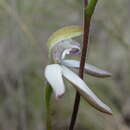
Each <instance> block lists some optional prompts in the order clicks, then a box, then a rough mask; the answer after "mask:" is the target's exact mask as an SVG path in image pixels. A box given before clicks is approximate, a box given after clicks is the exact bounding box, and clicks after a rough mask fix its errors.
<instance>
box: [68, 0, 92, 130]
mask: <svg viewBox="0 0 130 130" xmlns="http://www.w3.org/2000/svg"><path fill="white" fill-rule="evenodd" d="M87 4H88V0H84V35H83V48H82V55H81V60H80V69H79V76H80V78H81V79H83V72H84V65H85V60H86V54H87V48H88V35H89V27H90V20H88V19H87V17H86V15H85V8H86V7H87ZM79 103H80V94H79V93H78V92H76V96H75V103H74V107H73V113H72V117H71V123H70V127H69V130H73V129H74V125H75V122H76V117H77V114H78V109H79Z"/></svg>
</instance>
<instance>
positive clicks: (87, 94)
mask: <svg viewBox="0 0 130 130" xmlns="http://www.w3.org/2000/svg"><path fill="white" fill-rule="evenodd" d="M62 73H63V76H64V77H65V78H66V79H67V80H69V81H70V82H71V83H72V84H73V85H74V87H75V88H76V89H77V90H78V92H79V93H80V94H81V96H83V97H84V99H85V100H87V101H88V103H89V104H91V105H92V106H93V107H95V108H96V109H98V110H99V111H101V112H104V113H107V114H110V115H111V114H112V110H111V108H109V107H108V106H107V105H105V104H104V103H103V102H102V101H101V100H100V99H98V98H97V96H96V95H95V94H94V93H93V92H92V91H91V89H89V88H88V86H87V85H86V84H85V82H84V81H83V80H82V79H81V78H80V77H79V76H78V75H77V74H75V73H74V72H72V71H71V70H69V69H68V68H67V67H65V66H63V65H62Z"/></svg>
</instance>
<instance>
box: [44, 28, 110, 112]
mask: <svg viewBox="0 0 130 130" xmlns="http://www.w3.org/2000/svg"><path fill="white" fill-rule="evenodd" d="M82 34H83V28H82V27H81V26H68V27H64V28H62V29H59V30H58V31H56V32H55V33H53V34H52V36H51V37H50V38H49V40H48V43H47V44H48V49H49V59H50V63H51V64H49V65H47V66H46V67H45V72H44V75H45V78H46V80H47V82H48V83H49V85H50V86H49V87H51V88H52V90H53V92H54V94H55V97H56V99H59V98H60V97H62V96H63V95H64V93H65V84H64V81H63V78H65V79H67V80H68V81H69V82H70V83H71V84H73V85H72V86H73V87H74V88H75V89H76V90H77V91H78V92H79V93H80V95H81V96H82V97H83V98H84V99H85V100H86V101H87V102H88V103H89V104H90V105H92V106H93V107H94V108H96V109H97V110H99V111H101V112H103V113H107V114H112V111H111V108H109V107H108V106H107V105H105V104H104V103H103V102H102V101H101V100H100V99H99V98H98V97H97V96H96V95H95V94H94V92H93V91H92V90H91V89H90V88H89V87H88V85H87V84H86V83H85V82H84V81H83V80H82V79H81V78H80V77H79V76H78V75H77V74H76V73H75V72H73V71H72V70H71V69H73V68H74V69H79V67H80V61H77V60H71V59H66V55H78V54H80V44H79V43H78V42H76V41H74V38H75V37H77V36H80V35H82ZM84 69H85V73H86V74H88V75H91V76H94V77H98V78H105V77H110V76H111V73H109V72H107V71H105V70H102V69H99V68H97V67H95V66H93V65H90V64H85V68H84ZM47 92H49V93H51V92H52V91H47ZM48 95H49V96H50V95H51V94H48ZM49 96H48V98H47V102H49V100H50V99H49ZM47 104H48V103H47Z"/></svg>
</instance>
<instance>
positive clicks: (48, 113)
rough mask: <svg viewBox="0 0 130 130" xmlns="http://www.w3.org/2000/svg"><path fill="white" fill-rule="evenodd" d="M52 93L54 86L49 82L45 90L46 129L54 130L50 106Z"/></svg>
mask: <svg viewBox="0 0 130 130" xmlns="http://www.w3.org/2000/svg"><path fill="white" fill-rule="evenodd" d="M51 95H52V88H51V87H50V85H49V84H48V83H47V86H46V90H45V105H46V129H47V130H52V127H51V108H50V106H51V104H50V100H51Z"/></svg>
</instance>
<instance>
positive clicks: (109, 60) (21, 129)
mask: <svg viewBox="0 0 130 130" xmlns="http://www.w3.org/2000/svg"><path fill="white" fill-rule="evenodd" d="M129 5H130V1H129V0H114V1H113V0H109V1H108V0H99V2H98V5H97V8H96V11H95V14H94V17H93V20H92V21H93V22H92V24H91V33H90V45H89V53H88V56H89V58H88V61H89V63H91V64H94V65H96V66H99V67H102V68H104V69H107V70H109V71H110V72H112V74H113V76H112V78H111V79H105V80H104V79H103V80H101V79H97V78H94V79H93V78H91V77H90V76H87V77H86V80H87V81H88V85H89V86H91V89H92V90H94V91H95V93H96V94H97V95H98V97H100V98H101V99H103V101H104V102H105V103H106V104H108V105H109V106H111V108H112V109H113V116H106V115H104V114H102V113H100V112H97V111H96V110H94V109H93V108H92V107H90V106H89V105H88V104H87V103H86V102H84V101H81V105H80V111H79V116H78V119H77V126H76V129H77V130H86V129H89V130H129V129H130V94H129V93H130V86H129V85H130V80H129V77H130V56H129V51H130V43H129V41H130V36H129V35H130V29H129V26H130V18H129V17H130V13H129V12H130V6H129ZM82 16H83V14H82V2H81V1H79V0H62V1H61V0H51V1H49V0H1V1H0V129H1V130H35V129H37V130H43V129H45V124H44V123H45V121H44V115H45V110H44V100H43V97H44V88H45V82H44V78H43V72H42V69H43V68H44V66H45V65H46V64H48V58H47V46H46V41H47V39H48V37H49V36H50V35H51V33H52V32H54V31H56V30H57V29H59V28H60V27H63V26H65V25H75V24H78V25H79V24H82ZM67 91H68V92H67V93H66V94H65V96H64V97H63V98H62V99H61V100H60V101H58V102H56V101H55V100H54V99H53V104H52V106H53V107H52V108H53V113H52V115H53V128H54V130H64V129H67V128H68V124H69V121H70V117H71V112H72V107H73V101H74V95H75V90H74V89H73V88H71V85H70V87H68V88H67ZM68 101H69V102H68Z"/></svg>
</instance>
